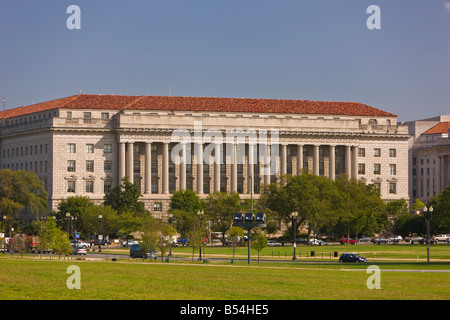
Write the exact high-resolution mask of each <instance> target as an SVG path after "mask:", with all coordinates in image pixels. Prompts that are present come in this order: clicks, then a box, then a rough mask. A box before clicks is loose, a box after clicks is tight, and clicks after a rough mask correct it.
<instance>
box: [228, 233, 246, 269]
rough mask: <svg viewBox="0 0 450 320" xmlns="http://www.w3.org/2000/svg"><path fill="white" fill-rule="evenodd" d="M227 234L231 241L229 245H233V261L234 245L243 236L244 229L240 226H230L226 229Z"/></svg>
mask: <svg viewBox="0 0 450 320" xmlns="http://www.w3.org/2000/svg"><path fill="white" fill-rule="evenodd" d="M227 234H228V238H229V239H230V241H231V246H232V247H233V261H234V254H235V252H236V246H237V244H238V242H239V241H241V240H242V239H243V238H244V229H243V228H241V227H231V228H230V229H228V231H227Z"/></svg>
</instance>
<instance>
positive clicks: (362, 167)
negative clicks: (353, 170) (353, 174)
mask: <svg viewBox="0 0 450 320" xmlns="http://www.w3.org/2000/svg"><path fill="white" fill-rule="evenodd" d="M358 174H366V165H365V164H364V163H359V164H358Z"/></svg>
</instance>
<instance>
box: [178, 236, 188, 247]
mask: <svg viewBox="0 0 450 320" xmlns="http://www.w3.org/2000/svg"><path fill="white" fill-rule="evenodd" d="M188 243H189V238H178V239H177V245H182V246H183V247H184V246H187V245H188Z"/></svg>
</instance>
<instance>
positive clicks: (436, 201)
mask: <svg viewBox="0 0 450 320" xmlns="http://www.w3.org/2000/svg"><path fill="white" fill-rule="evenodd" d="M430 206H433V218H432V219H431V222H432V224H431V229H432V231H433V233H447V232H449V230H450V185H449V186H448V187H447V189H445V190H444V191H442V192H441V193H440V194H438V195H437V196H435V197H433V198H432V199H431V202H430Z"/></svg>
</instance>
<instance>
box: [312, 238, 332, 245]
mask: <svg viewBox="0 0 450 320" xmlns="http://www.w3.org/2000/svg"><path fill="white" fill-rule="evenodd" d="M311 245H313V246H326V245H328V243H326V242H324V241H322V240H318V239H313V240H311Z"/></svg>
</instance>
